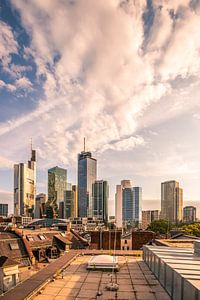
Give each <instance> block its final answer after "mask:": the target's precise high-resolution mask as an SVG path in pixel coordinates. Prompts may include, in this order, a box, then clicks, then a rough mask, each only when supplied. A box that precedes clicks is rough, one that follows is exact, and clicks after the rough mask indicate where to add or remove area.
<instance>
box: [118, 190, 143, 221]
mask: <svg viewBox="0 0 200 300" xmlns="http://www.w3.org/2000/svg"><path fill="white" fill-rule="evenodd" d="M122 190H123V192H122V221H123V224H124V225H125V226H126V225H128V224H129V225H134V226H135V225H136V226H139V224H141V221H142V206H141V205H142V188H141V187H133V188H132V187H127V188H123V189H122Z"/></svg>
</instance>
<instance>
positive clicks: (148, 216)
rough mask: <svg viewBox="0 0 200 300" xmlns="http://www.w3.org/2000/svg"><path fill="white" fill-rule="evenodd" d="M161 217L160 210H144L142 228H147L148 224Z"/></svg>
mask: <svg viewBox="0 0 200 300" xmlns="http://www.w3.org/2000/svg"><path fill="white" fill-rule="evenodd" d="M159 219H160V210H143V211H142V228H143V229H147V227H148V225H149V224H151V222H153V221H154V220H159Z"/></svg>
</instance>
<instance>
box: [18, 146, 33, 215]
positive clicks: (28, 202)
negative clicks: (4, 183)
mask: <svg viewBox="0 0 200 300" xmlns="http://www.w3.org/2000/svg"><path fill="white" fill-rule="evenodd" d="M35 195H36V151H35V150H31V160H29V161H28V164H25V163H20V164H15V165H14V214H15V216H20V215H21V216H26V217H28V216H31V217H32V216H33V211H34V205H35Z"/></svg>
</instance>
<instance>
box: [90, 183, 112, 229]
mask: <svg viewBox="0 0 200 300" xmlns="http://www.w3.org/2000/svg"><path fill="white" fill-rule="evenodd" d="M108 197H109V186H108V182H107V181H105V180H96V181H95V182H94V183H93V186H92V198H93V216H94V217H97V218H99V219H102V220H103V222H104V223H106V224H107V222H108Z"/></svg>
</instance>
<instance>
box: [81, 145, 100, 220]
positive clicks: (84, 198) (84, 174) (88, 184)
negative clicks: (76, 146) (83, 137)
mask: <svg viewBox="0 0 200 300" xmlns="http://www.w3.org/2000/svg"><path fill="white" fill-rule="evenodd" d="M96 178H97V161H96V159H95V158H92V154H91V152H85V150H84V151H83V152H81V153H80V154H78V216H79V217H88V216H89V217H91V216H92V184H93V183H94V182H95V180H96Z"/></svg>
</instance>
